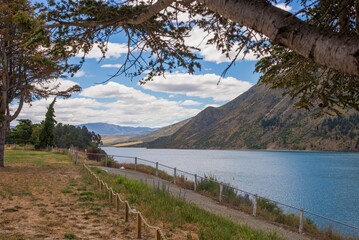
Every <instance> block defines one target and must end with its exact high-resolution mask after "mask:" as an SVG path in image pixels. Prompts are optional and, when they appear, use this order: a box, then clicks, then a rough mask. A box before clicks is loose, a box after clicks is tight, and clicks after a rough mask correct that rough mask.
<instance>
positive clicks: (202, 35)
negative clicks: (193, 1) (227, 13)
mask: <svg viewBox="0 0 359 240" xmlns="http://www.w3.org/2000/svg"><path fill="white" fill-rule="evenodd" d="M212 37H213V34H208V33H206V32H204V31H203V30H202V29H200V28H199V27H194V28H193V29H192V30H191V32H190V34H189V37H187V38H186V44H188V45H191V46H194V47H197V48H199V49H200V50H199V54H200V55H202V56H203V58H204V60H205V61H209V62H215V63H223V62H231V61H232V59H234V57H235V56H236V54H237V53H236V51H231V52H230V53H229V58H228V57H227V56H226V55H225V54H223V53H221V51H219V50H217V48H216V46H215V45H212V44H211V45H209V44H206V43H207V41H208V39H210V38H212ZM243 58H244V59H245V60H257V56H256V55H255V54H254V53H253V52H249V53H247V54H246V55H245V56H244V54H243V53H241V54H240V55H239V57H238V60H242V59H243Z"/></svg>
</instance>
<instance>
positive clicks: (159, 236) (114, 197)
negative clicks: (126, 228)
mask: <svg viewBox="0 0 359 240" xmlns="http://www.w3.org/2000/svg"><path fill="white" fill-rule="evenodd" d="M72 154H73V162H74V163H75V164H79V163H82V164H83V166H84V168H85V169H86V170H87V171H88V173H89V174H90V176H91V177H92V178H94V179H95V181H96V183H97V186H98V187H99V188H100V190H101V191H104V192H106V193H107V195H108V200H109V202H110V203H115V205H116V211H117V212H119V211H120V205H121V204H123V205H124V207H125V222H129V215H130V214H134V215H136V217H137V239H142V226H143V225H144V226H146V227H147V228H149V229H152V230H155V232H156V238H155V239H156V240H166V237H165V236H164V234H163V233H162V231H161V229H160V228H158V227H156V226H152V225H150V224H148V222H147V221H146V219H145V218H144V216H143V215H142V213H141V212H139V211H137V210H136V209H132V208H131V206H130V204H129V202H128V201H126V200H123V199H122V198H121V196H120V194H118V193H116V192H115V191H114V190H113V189H112V188H111V187H109V186H108V185H107V183H105V182H104V181H103V180H102V179H100V178H99V177H98V176H97V175H96V174H95V173H94V172H93V171H91V169H90V168H89V167H88V166H87V165H86V164H85V163H84V161H82V160H83V159H82V160H81V159H80V158H84V156H80V154H79V152H75V151H74V152H72Z"/></svg>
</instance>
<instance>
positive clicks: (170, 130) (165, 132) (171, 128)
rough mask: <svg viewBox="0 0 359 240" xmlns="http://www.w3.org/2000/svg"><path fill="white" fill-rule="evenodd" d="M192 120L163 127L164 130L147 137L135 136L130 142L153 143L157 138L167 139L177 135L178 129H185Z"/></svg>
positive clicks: (158, 130)
mask: <svg viewBox="0 0 359 240" xmlns="http://www.w3.org/2000/svg"><path fill="white" fill-rule="evenodd" d="M190 120H191V119H186V120H183V121H181V122H178V123H175V124H171V125H169V126H166V127H163V128H159V129H157V130H156V131H154V132H151V133H149V134H146V135H142V136H135V137H132V138H130V139H129V140H128V141H141V142H151V141H153V140H156V139H157V138H160V137H165V136H169V135H172V134H173V133H175V132H176V131H177V130H178V129H180V128H181V127H183V126H184V125H185V124H186V123H188V122H189V121H190Z"/></svg>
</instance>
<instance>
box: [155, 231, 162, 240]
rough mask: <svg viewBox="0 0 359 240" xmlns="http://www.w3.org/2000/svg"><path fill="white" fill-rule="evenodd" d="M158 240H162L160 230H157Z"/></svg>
mask: <svg viewBox="0 0 359 240" xmlns="http://www.w3.org/2000/svg"><path fill="white" fill-rule="evenodd" d="M156 240H161V231H160V230H159V229H157V230H156Z"/></svg>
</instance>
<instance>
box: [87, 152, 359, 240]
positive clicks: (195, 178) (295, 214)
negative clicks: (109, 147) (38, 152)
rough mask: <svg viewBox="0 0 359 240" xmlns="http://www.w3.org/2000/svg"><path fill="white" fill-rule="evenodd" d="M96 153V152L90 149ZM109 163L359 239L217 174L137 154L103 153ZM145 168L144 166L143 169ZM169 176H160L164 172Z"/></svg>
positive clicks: (309, 229)
mask: <svg viewBox="0 0 359 240" xmlns="http://www.w3.org/2000/svg"><path fill="white" fill-rule="evenodd" d="M87 155H92V153H87ZM102 157H103V158H104V159H106V160H105V166H108V162H107V161H109V159H113V160H115V161H116V162H117V163H120V164H131V165H132V166H133V167H134V170H139V171H141V169H139V168H141V167H142V166H146V167H149V168H151V169H152V171H153V174H154V175H156V176H159V177H162V178H165V179H166V180H170V181H172V182H173V183H174V184H176V185H179V186H181V187H184V188H187V189H191V190H194V191H197V192H202V193H203V192H204V193H207V194H208V193H209V192H210V193H211V196H212V197H215V198H216V199H217V201H219V202H220V203H223V204H226V205H230V206H233V207H235V208H237V209H239V210H242V211H244V212H247V213H249V214H251V215H253V216H255V217H259V218H263V219H266V220H269V221H272V222H275V223H276V224H278V223H279V224H282V225H283V226H284V227H286V228H289V229H292V230H294V231H298V232H299V233H307V234H309V235H314V236H316V237H321V238H324V239H328V238H329V239H332V238H333V236H339V237H341V239H343V238H344V239H359V227H357V226H353V225H351V224H348V223H343V222H341V221H338V220H335V219H332V218H330V217H326V216H323V215H321V214H317V213H313V212H310V211H307V210H305V209H303V208H300V207H296V206H292V205H289V204H286V203H282V202H279V201H275V200H271V199H268V198H265V197H263V196H259V195H257V194H255V193H252V192H249V191H245V190H243V189H239V188H237V187H234V186H231V185H230V184H228V183H224V182H220V181H218V180H217V179H216V178H215V177H214V176H210V177H208V176H199V175H197V174H195V173H190V172H187V171H184V170H180V169H177V168H176V167H171V166H168V165H165V164H161V163H159V162H155V161H151V160H148V159H143V158H138V157H133V156H118V155H106V154H102ZM142 170H143V169H142ZM164 173H165V175H166V176H165V177H163V176H160V175H161V174H162V175H164Z"/></svg>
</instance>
